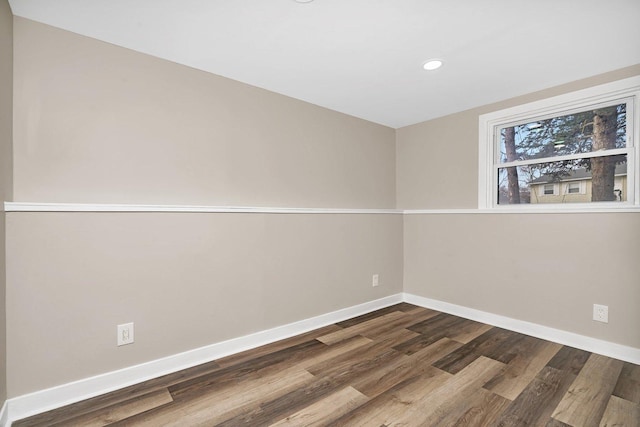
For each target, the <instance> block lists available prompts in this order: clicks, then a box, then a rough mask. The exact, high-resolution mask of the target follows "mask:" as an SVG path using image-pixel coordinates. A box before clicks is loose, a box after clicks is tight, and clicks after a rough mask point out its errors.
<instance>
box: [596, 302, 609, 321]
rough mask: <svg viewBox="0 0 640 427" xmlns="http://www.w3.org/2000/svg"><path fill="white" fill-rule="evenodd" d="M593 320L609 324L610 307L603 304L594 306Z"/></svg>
mask: <svg viewBox="0 0 640 427" xmlns="http://www.w3.org/2000/svg"><path fill="white" fill-rule="evenodd" d="M593 320H595V321H597V322H603V323H609V307H608V306H606V305H601V304H593Z"/></svg>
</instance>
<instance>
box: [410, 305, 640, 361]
mask: <svg viewBox="0 0 640 427" xmlns="http://www.w3.org/2000/svg"><path fill="white" fill-rule="evenodd" d="M403 300H404V301H405V302H408V303H410V304H414V305H419V306H421V307H425V308H430V309H432V310H437V311H442V312H444V313H449V314H453V315H455V316H460V317H464V318H465V319H470V320H475V321H477V322H482V323H486V324H489V325H493V326H498V327H500V328H504V329H508V330H510V331H514V332H520V333H522V334H526V335H531V336H533V337H536V338H541V339H544V340H547V341H553V342H556V343H558V344H562V345H568V346H571V347H575V348H579V349H581V350H585V351H589V352H592V353H598V354H602V355H604V356H608V357H613V358H614V359H619V360H624V361H626V362H631V363H635V364H636V365H638V364H640V349H638V348H633V347H628V346H625V345H621V344H616V343H612V342H609V341H604V340H600V339H596V338H591V337H587V336H584V335H579V334H575V333H573V332H567V331H563V330H560V329H555V328H550V327H548V326H542V325H538V324H536V323H531V322H526V321H524V320H518V319H512V318H510V317H505V316H500V315H498V314H493V313H488V312H486V311H481V310H476V309H473V308H468V307H464V306H461V305H456V304H451V303H448V302H444V301H438V300H434V299H430V298H425V297H421V296H418V295H413V294H409V293H404V294H403Z"/></svg>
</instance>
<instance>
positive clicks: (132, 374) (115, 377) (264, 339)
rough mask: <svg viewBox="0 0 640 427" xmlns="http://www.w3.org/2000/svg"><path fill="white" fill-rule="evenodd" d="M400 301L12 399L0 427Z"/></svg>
mask: <svg viewBox="0 0 640 427" xmlns="http://www.w3.org/2000/svg"><path fill="white" fill-rule="evenodd" d="M400 302H402V294H395V295H390V296H388V297H384V298H380V299H377V300H374V301H369V302H366V303H363V304H358V305H355V306H352V307H347V308H344V309H341V310H337V311H333V312H331V313H327V314H322V315H320V316H316V317H312V318H309V319H305V320H301V321H299V322H293V323H289V324H287V325H283V326H279V327H276V328H273V329H268V330H265V331H261V332H256V333H254V334H250V335H245V336H243V337H239V338H234V339H230V340H228V341H223V342H219V343H216V344H212V345H208V346H205V347H201V348H197V349H194V350H190V351H186V352H184V353H179V354H175V355H173V356H169V357H165V358H162V359H157V360H153V361H150V362H147V363H143V364H140V365H136V366H131V367H128V368H124V369H120V370H118V371H113V372H108V373H105V374H102V375H97V376H94V377H90V378H85V379H82V380H79V381H75V382H72V383H67V384H63V385H60V386H57V387H52V388H49V389H46V390H40V391H37V392H34V393H30V394H26V395H23V396H18V397H14V398H12V399H9V400H7V402H5V406H4V407H3V414H4V415H3V416H4V418H3V419H4V420H5V422H4V423H0V425H1V426H9V425H10V423H11V422H12V421H15V420H19V419H22V418H26V417H29V416H31V415H35V414H39V413H42V412H45V411H49V410H51V409H55V408H59V407H62V406H65V405H68V404H71V403H75V402H79V401H81V400H85V399H89V398H91V397H95V396H98V395H101V394H104V393H108V392H110V391H114V390H118V389H121V388H123V387H128V386H130V385H134V384H137V383H140V382H142V381H147V380H150V379H152V378H157V377H159V376H162V375H165V374H169V373H172V372H177V371H180V370H182V369H186V368H190V367H192V366H196V365H200V364H202V363H206V362H210V361H212V360H216V359H220V358H221V357H225V356H228V355H230V354H235V353H239V352H241V351H245V350H249V349H252V348H256V347H259V346H262V345H265V344H269V343H272V342H275V341H279V340H282V339H285V338H289V337H292V336H295V335H299V334H302V333H305V332H308V331H311V330H314V329H318V328H321V327H323V326H327V325H331V324H334V323H336V322H340V321H343V320H346V319H350V318H353V317H356V316H360V315H362V314H366V313H369V312H371V311H375V310H378V309H381V308H384V307H388V306H390V305H393V304H397V303H400Z"/></svg>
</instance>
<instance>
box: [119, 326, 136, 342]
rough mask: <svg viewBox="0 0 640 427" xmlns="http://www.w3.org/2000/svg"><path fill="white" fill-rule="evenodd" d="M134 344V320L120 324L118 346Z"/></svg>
mask: <svg viewBox="0 0 640 427" xmlns="http://www.w3.org/2000/svg"><path fill="white" fill-rule="evenodd" d="M127 344H133V322H131V323H124V324H122V325H118V346H121V345H127Z"/></svg>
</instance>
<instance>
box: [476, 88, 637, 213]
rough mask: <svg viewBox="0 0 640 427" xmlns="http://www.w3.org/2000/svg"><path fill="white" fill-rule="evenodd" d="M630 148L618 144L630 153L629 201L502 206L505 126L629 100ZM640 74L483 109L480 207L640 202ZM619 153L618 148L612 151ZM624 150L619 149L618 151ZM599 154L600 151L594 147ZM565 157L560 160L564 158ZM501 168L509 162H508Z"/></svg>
mask: <svg viewBox="0 0 640 427" xmlns="http://www.w3.org/2000/svg"><path fill="white" fill-rule="evenodd" d="M627 101H628V103H627V141H626V142H627V147H626V148H623V149H615V152H616V153H617V154H627V188H626V191H627V194H628V195H629V197H628V198H627V201H626V202H597V203H554V204H544V205H539V204H521V205H498V203H497V200H498V194H497V192H498V188H497V187H498V185H497V182H498V181H497V179H498V176H497V165H499V142H500V139H499V137H500V135H499V129H500V128H501V127H505V126H513V125H516V124H523V123H529V122H533V121H535V120H542V119H547V118H551V117H556V116H561V115H566V114H570V113H571V112H576V111H584V110H586V109H589V108H591V107H594V106H598V105H602V104H613V103H616V102H618V103H623V102H627ZM639 141H640V76H636V77H630V78H627V79H623V80H618V81H615V82H611V83H606V84H603V85H598V86H593V87H590V88H587V89H583V90H579V91H576V92H571V93H567V94H564V95H559V96H554V97H551V98H547V99H543V100H540V101H535V102H531V103H527V104H522V105H518V106H515V107H511V108H506V109H504V110H500V111H494V112H492V113H488V114H483V115H481V116H480V119H479V146H478V151H479V163H478V208H479V209H495V210H514V211H516V210H517V211H526V212H531V211H535V210H536V209H538V210H539V209H543V210H549V209H553V210H565V209H567V210H576V209H580V210H584V211H589V210H592V209H599V210H601V209H603V208H605V209H607V208H611V209H612V210H615V209H616V208H617V209H619V208H629V207H638V206H640V205H639V203H640V181H639V179H640V172H639V171H638V165H640V157H639V156H640V154H639V152H640V148H639V147H638V145H639V143H638V142H639ZM608 151H611V152H613V151H614V150H608ZM618 152H619V153H618ZM593 156H594V157H595V156H598V154H597V152H594V154H593ZM564 157H572V156H561V157H559V158H558V159H560V160H562V159H564ZM500 167H505V165H504V164H502V165H500Z"/></svg>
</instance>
